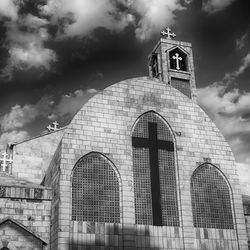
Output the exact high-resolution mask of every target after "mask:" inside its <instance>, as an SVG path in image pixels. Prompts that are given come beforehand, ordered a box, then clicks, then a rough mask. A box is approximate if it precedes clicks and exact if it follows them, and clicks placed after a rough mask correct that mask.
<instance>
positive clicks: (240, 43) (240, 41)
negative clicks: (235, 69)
mask: <svg viewBox="0 0 250 250" xmlns="http://www.w3.org/2000/svg"><path fill="white" fill-rule="evenodd" d="M246 39H247V33H246V34H244V35H242V36H241V37H240V38H238V39H237V40H236V48H237V49H238V50H241V49H243V48H244V46H245V44H246Z"/></svg>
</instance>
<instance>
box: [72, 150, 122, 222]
mask: <svg viewBox="0 0 250 250" xmlns="http://www.w3.org/2000/svg"><path fill="white" fill-rule="evenodd" d="M95 154H97V155H98V156H100V157H101V158H103V159H104V161H106V162H107V163H108V164H109V166H110V167H111V168H112V170H113V171H114V173H115V176H116V177H117V180H118V184H119V216H120V217H119V222H118V223H123V209H122V208H123V198H122V193H123V192H122V179H121V175H120V172H119V170H118V168H117V167H116V165H115V164H114V163H113V161H111V160H110V159H109V158H108V157H107V156H106V155H104V154H103V153H101V152H97V151H91V152H88V153H86V154H84V155H83V156H81V157H80V158H79V159H78V160H77V161H76V163H75V164H74V166H73V168H72V170H71V175H70V194H71V196H70V197H71V199H70V204H71V210H70V215H71V221H77V220H73V218H72V217H73V175H74V170H75V168H76V166H77V165H78V163H79V162H80V161H81V160H82V159H83V158H85V157H89V156H91V155H95ZM87 222H92V221H87ZM94 222H97V223H102V222H98V221H94ZM103 223H112V222H105V221H104V222H103Z"/></svg>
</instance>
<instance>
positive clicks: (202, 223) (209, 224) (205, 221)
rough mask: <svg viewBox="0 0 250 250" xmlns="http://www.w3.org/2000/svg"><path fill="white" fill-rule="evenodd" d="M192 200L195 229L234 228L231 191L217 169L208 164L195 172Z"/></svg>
mask: <svg viewBox="0 0 250 250" xmlns="http://www.w3.org/2000/svg"><path fill="white" fill-rule="evenodd" d="M191 198H192V210H193V222H194V226H195V227H200V228H219V229H233V228H234V225H233V216H232V208H231V197H230V189H229V186H228V184H227V183H226V181H225V179H224V178H223V176H222V174H221V173H220V172H219V171H218V170H217V169H216V167H214V166H213V165H211V164H207V163H206V164H203V165H201V166H200V167H199V168H198V169H197V170H196V171H195V172H194V174H193V176H192V178H191Z"/></svg>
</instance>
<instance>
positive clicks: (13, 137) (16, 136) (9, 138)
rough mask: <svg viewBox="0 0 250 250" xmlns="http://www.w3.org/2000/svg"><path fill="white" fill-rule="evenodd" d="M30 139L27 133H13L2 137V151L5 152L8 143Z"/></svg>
mask: <svg viewBox="0 0 250 250" xmlns="http://www.w3.org/2000/svg"><path fill="white" fill-rule="evenodd" d="M28 137H29V134H28V132H27V131H15V130H14V131H11V132H5V133H3V134H1V135H0V151H4V150H5V149H6V146H7V144H8V143H13V142H20V141H23V140H25V139H27V138H28Z"/></svg>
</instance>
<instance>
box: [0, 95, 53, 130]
mask: <svg viewBox="0 0 250 250" xmlns="http://www.w3.org/2000/svg"><path fill="white" fill-rule="evenodd" d="M51 106H52V104H50V100H49V98H48V97H44V98H42V99H40V100H39V101H38V102H37V103H36V104H25V105H24V106H20V105H15V106H13V107H12V108H11V110H10V112H9V113H7V114H5V115H3V116H2V117H0V123H1V130H2V131H4V132H5V131H10V130H13V129H16V128H23V127H24V126H25V125H26V124H28V123H31V122H33V121H34V120H35V119H36V118H37V117H39V116H40V117H42V116H47V115H48V113H49V112H50V110H51Z"/></svg>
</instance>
